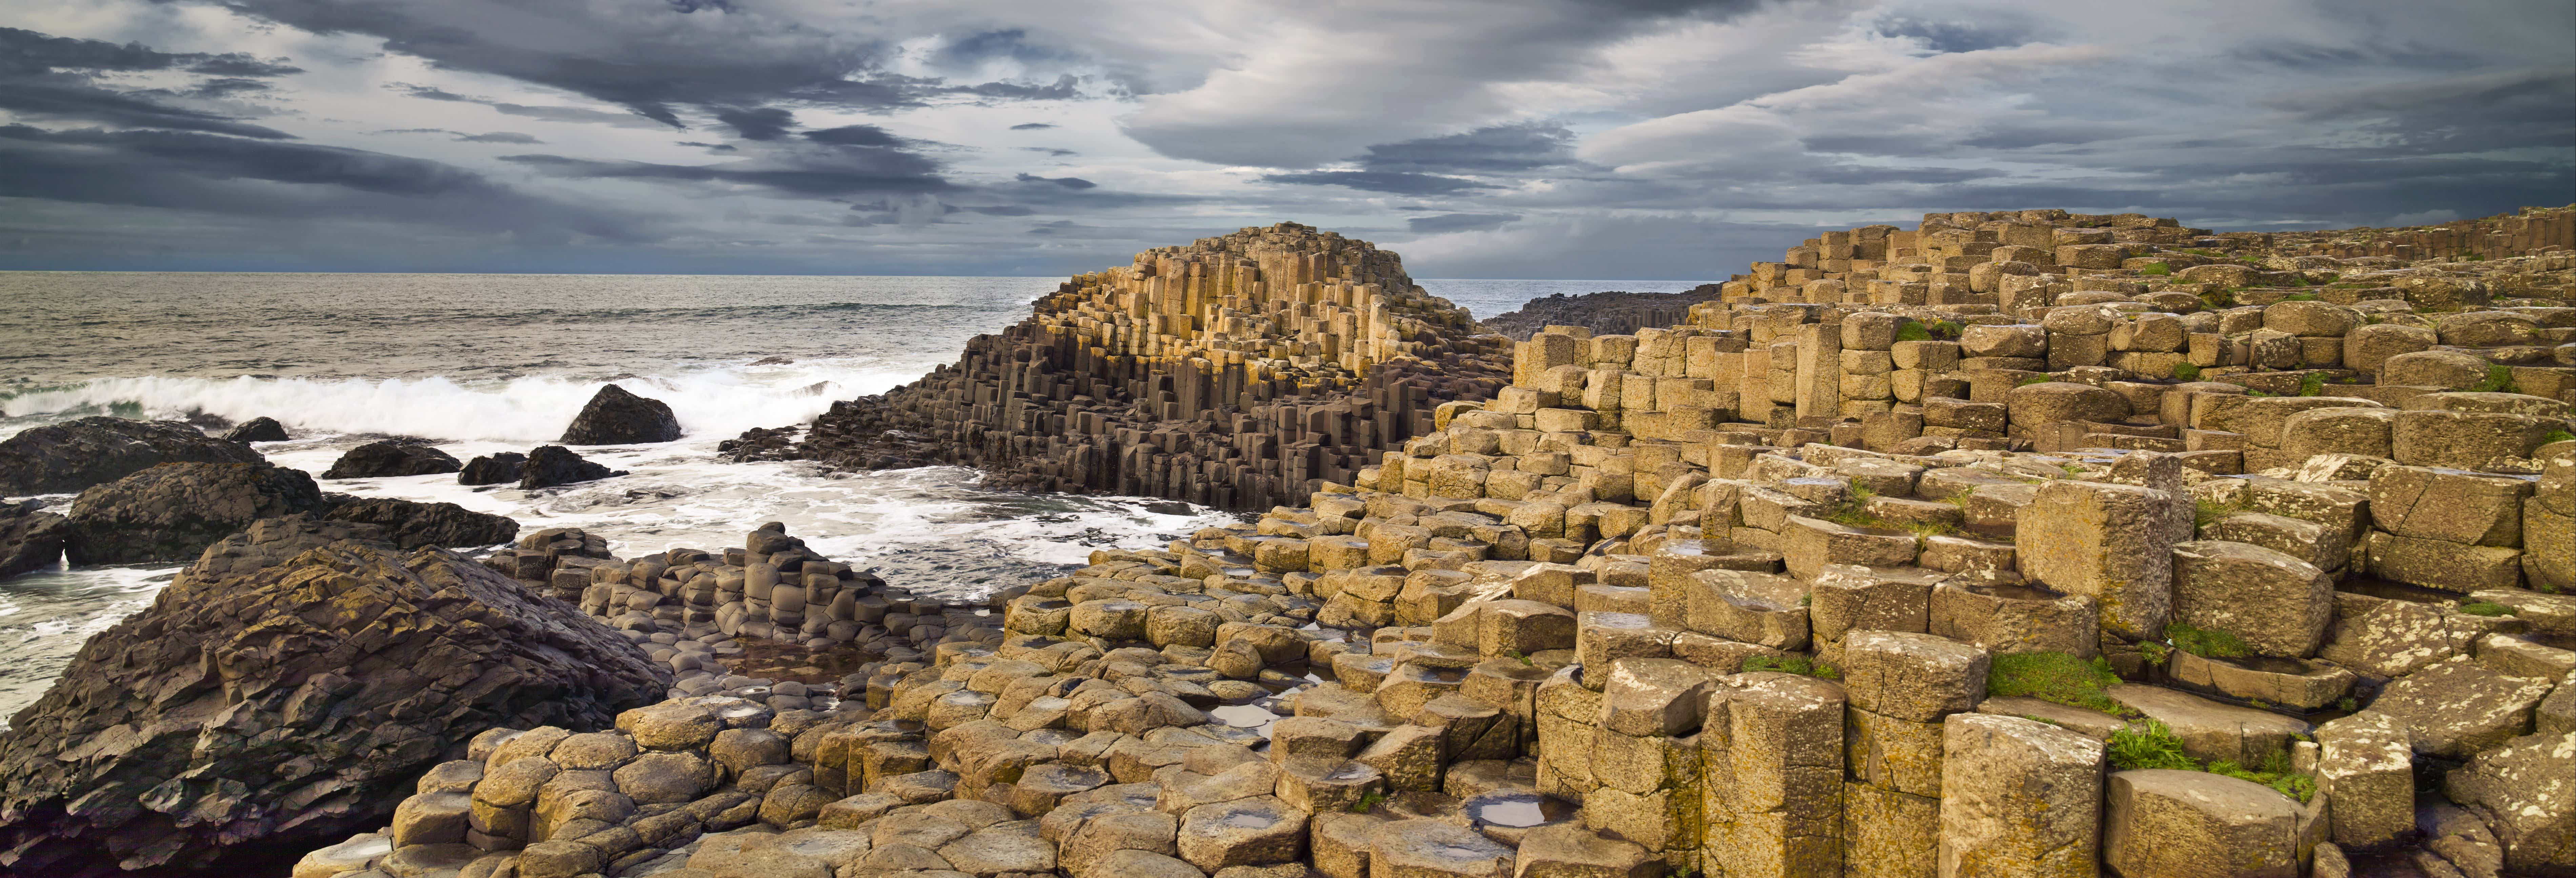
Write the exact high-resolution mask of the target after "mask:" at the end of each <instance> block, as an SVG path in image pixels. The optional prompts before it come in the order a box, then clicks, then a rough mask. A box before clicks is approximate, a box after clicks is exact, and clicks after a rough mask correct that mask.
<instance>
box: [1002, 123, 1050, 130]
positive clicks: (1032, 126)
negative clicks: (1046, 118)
mask: <svg viewBox="0 0 2576 878" xmlns="http://www.w3.org/2000/svg"><path fill="white" fill-rule="evenodd" d="M1053 127H1055V125H1054V124H1053V123H1049V122H1022V123H1020V124H1017V125H1013V126H1011V130H1013V131H1044V130H1046V129H1049V128H1053Z"/></svg>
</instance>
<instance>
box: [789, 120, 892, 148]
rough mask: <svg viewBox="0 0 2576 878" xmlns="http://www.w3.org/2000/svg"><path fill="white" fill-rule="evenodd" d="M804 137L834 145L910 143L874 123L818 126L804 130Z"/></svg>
mask: <svg viewBox="0 0 2576 878" xmlns="http://www.w3.org/2000/svg"><path fill="white" fill-rule="evenodd" d="M805 138H806V139H808V140H812V141H814V142H816V143H829V144H833V145H836V146H907V145H910V144H911V143H912V141H909V140H906V139H904V138H901V137H896V136H894V134H892V133H890V132H888V131H886V130H885V129H883V128H879V127H877V126H875V125H843V126H841V127H838V128H820V129H816V130H813V131H808V132H805Z"/></svg>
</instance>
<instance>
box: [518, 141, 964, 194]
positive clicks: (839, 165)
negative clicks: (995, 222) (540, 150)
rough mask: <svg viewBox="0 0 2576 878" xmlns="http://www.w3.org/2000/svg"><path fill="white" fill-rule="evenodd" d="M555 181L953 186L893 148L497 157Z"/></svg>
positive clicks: (888, 189) (846, 188)
mask: <svg viewBox="0 0 2576 878" xmlns="http://www.w3.org/2000/svg"><path fill="white" fill-rule="evenodd" d="M501 159H502V160H503V161H508V162H514V163H517V164H520V165H524V166H526V167H528V168H530V169H532V170H535V171H537V172H539V173H543V174H548V175H552V176H557V177H572V178H587V179H626V180H647V181H657V182H665V183H686V184H710V183H712V184H722V185H732V186H748V187H754V188H756V189H760V190H765V191H767V192H770V193H772V194H778V195H785V196H790V197H803V198H842V197H849V196H856V195H869V194H885V193H918V192H946V191H951V190H954V189H956V188H957V186H956V184H953V183H950V182H949V181H947V180H946V179H944V178H942V177H941V176H940V175H939V165H938V163H937V162H933V161H931V160H930V159H927V158H923V157H921V156H918V155H914V154H912V153H907V152H902V151H899V150H892V149H870V148H857V147H844V148H839V149H834V150H830V151H828V152H827V153H793V154H783V155H777V156H761V157H757V158H750V159H744V160H742V161H736V162H726V163H723V164H714V165H669V164H661V163H657V162H636V161H603V160H595V159H580V158H568V157H565V156H556V155H511V156H502V157H501Z"/></svg>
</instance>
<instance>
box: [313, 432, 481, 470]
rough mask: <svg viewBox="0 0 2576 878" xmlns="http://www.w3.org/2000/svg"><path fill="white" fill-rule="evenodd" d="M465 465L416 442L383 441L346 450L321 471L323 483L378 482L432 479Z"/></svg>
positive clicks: (410, 440) (442, 452)
mask: <svg viewBox="0 0 2576 878" xmlns="http://www.w3.org/2000/svg"><path fill="white" fill-rule="evenodd" d="M464 468H465V465H464V464H461V463H458V462H456V458H455V457H453V456H450V455H449V454H448V453H447V452H444V451H440V450H438V449H436V448H432V447H430V446H429V445H428V444H426V443H424V442H422V441H420V440H417V439H387V440H384V441H382V442H369V443H367V444H365V445H360V446H358V447H356V448H352V449H349V452H348V453H347V454H343V455H340V459H339V460H337V461H334V462H332V464H331V468H330V469H327V470H323V471H322V477H323V478H326V479H378V478H386V477H390V476H432V475H437V474H439V473H452V472H456V471H457V470H461V469H464Z"/></svg>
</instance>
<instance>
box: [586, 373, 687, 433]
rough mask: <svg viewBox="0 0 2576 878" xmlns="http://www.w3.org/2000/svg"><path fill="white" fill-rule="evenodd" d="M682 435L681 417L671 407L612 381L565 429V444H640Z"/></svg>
mask: <svg viewBox="0 0 2576 878" xmlns="http://www.w3.org/2000/svg"><path fill="white" fill-rule="evenodd" d="M679 438H680V419H679V418H678V417H676V416H674V415H672V414H671V406H670V405H669V404H667V403H664V402H662V401H661V400H658V399H647V398H645V397H641V396H636V395H635V394H632V393H628V392H626V388H623V387H619V386H617V385H614V384H611V385H608V386H606V387H602V388H600V389H599V393H598V394H597V395H594V396H592V397H591V398H590V403H589V404H587V405H584V406H582V407H581V414H580V415H578V416H575V417H574V418H573V419H572V426H570V427H566V428H564V434H563V439H562V440H560V441H562V442H563V444H565V445H636V444H641V443H645V442H671V441H675V440H677V439H679Z"/></svg>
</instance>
